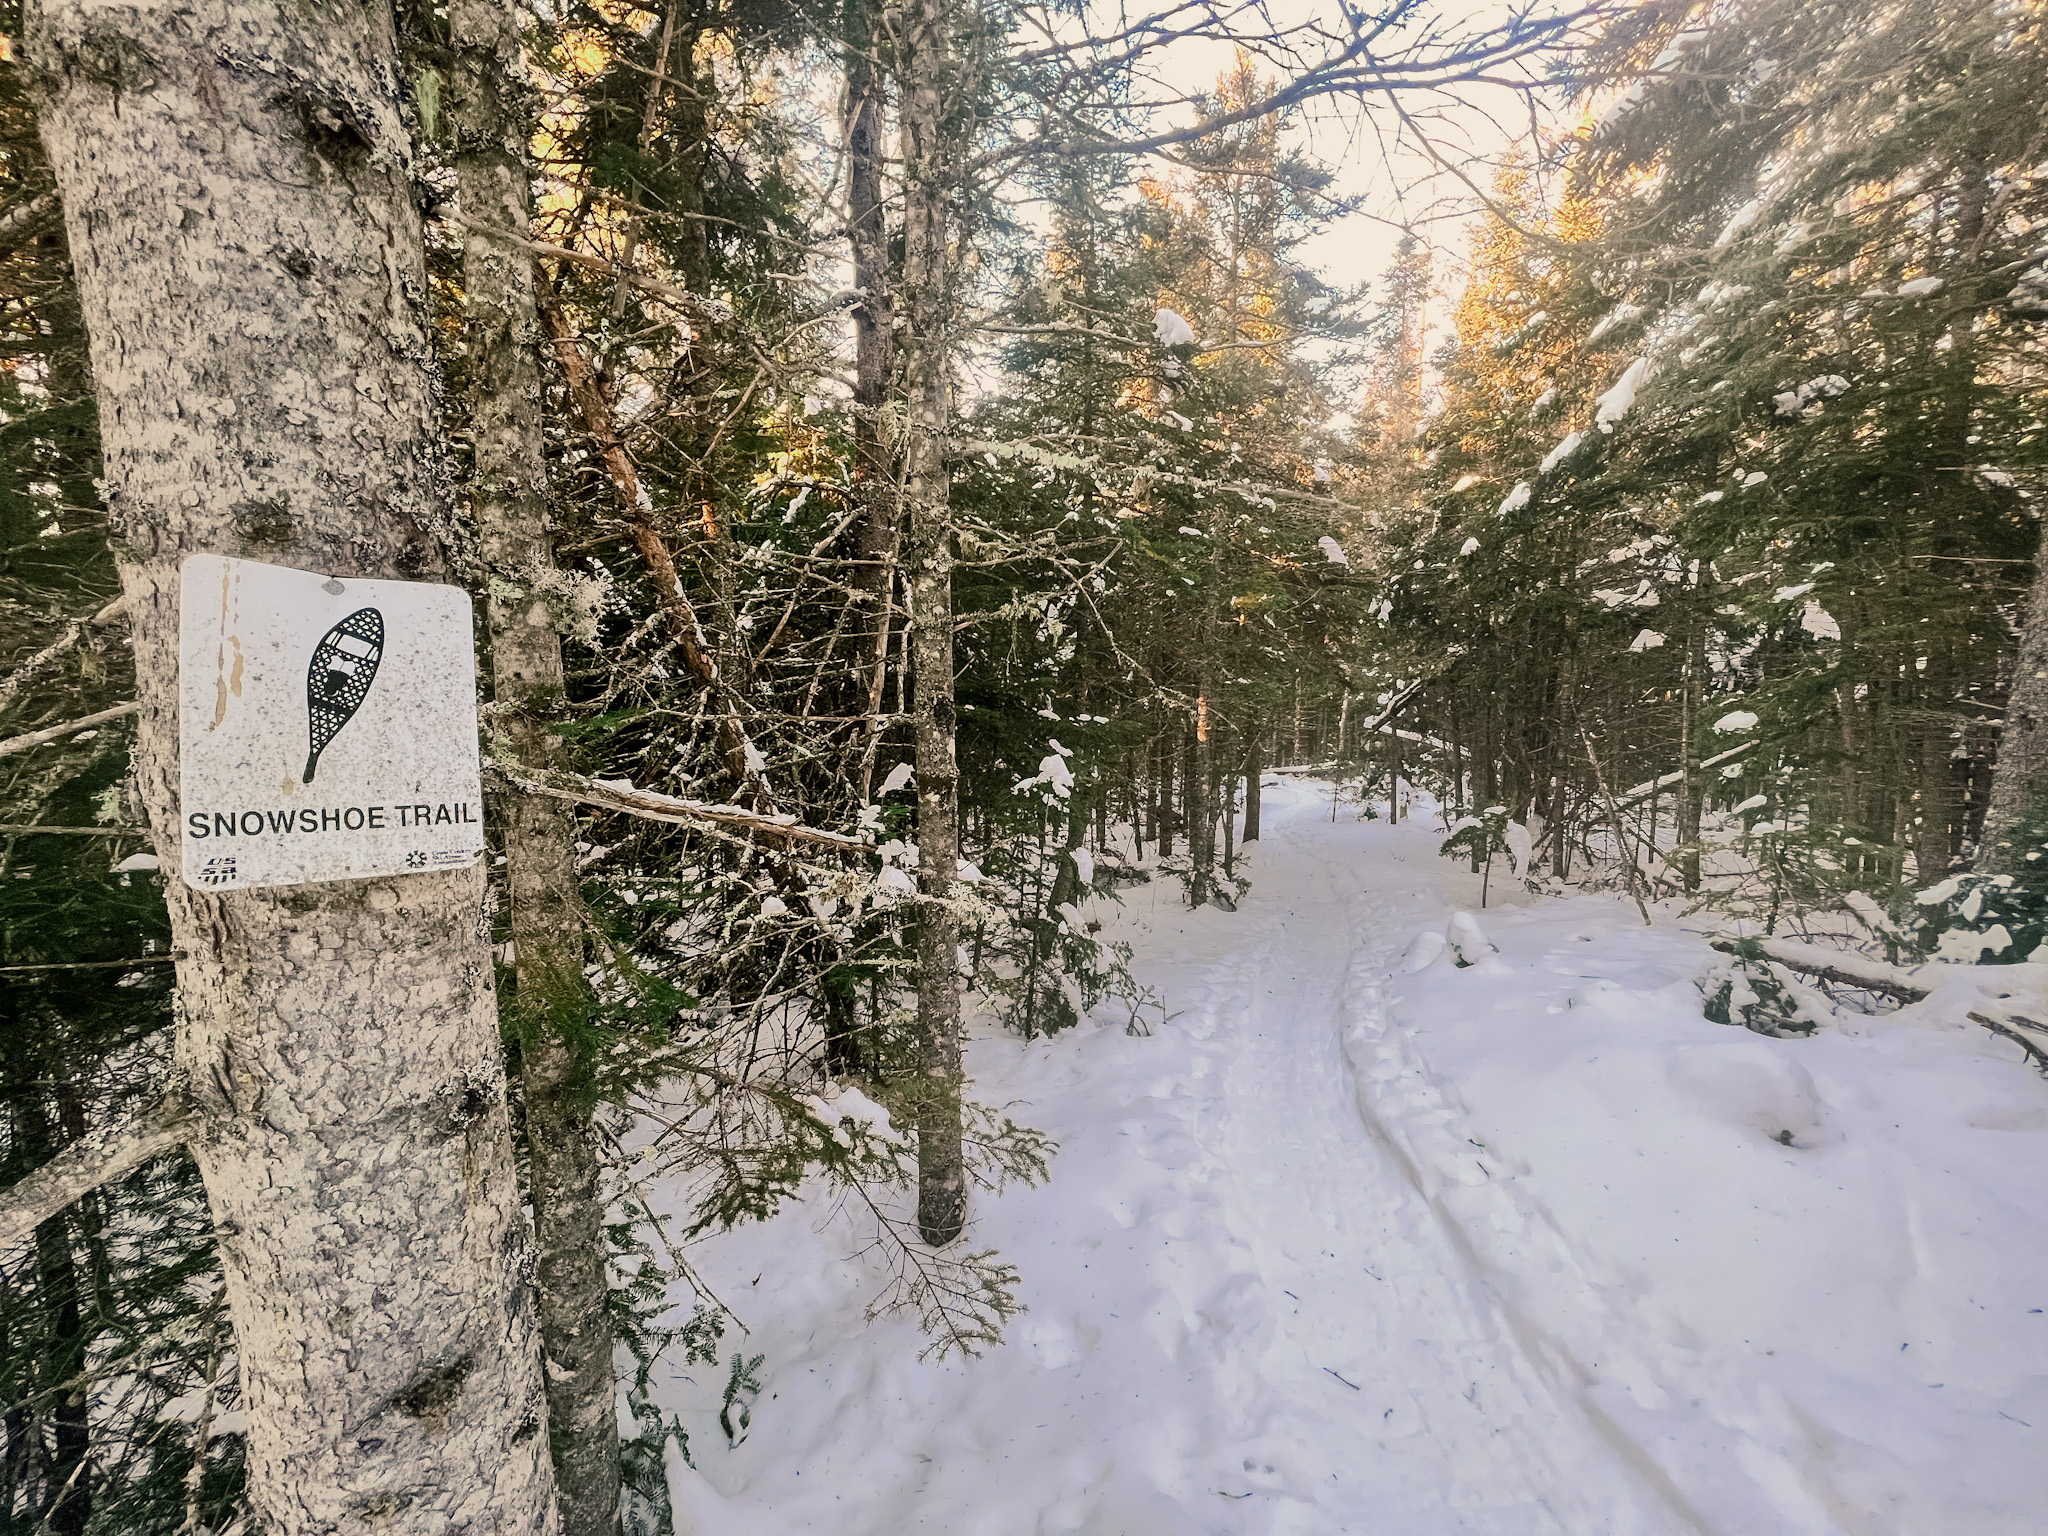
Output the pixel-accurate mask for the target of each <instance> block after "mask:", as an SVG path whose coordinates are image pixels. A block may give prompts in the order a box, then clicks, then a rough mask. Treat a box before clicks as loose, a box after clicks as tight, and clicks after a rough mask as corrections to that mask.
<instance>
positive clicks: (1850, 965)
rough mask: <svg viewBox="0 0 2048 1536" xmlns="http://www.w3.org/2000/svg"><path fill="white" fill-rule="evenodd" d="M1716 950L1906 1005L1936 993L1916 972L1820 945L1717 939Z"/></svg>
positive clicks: (1784, 941) (1775, 940) (1794, 941)
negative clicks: (1750, 956) (1757, 956)
mask: <svg viewBox="0 0 2048 1536" xmlns="http://www.w3.org/2000/svg"><path fill="white" fill-rule="evenodd" d="M1713 947H1714V948H1715V949H1718V950H1719V951H1720V952H1721V953H1722V954H1724V955H1740V954H1742V953H1743V952H1744V950H1745V949H1747V950H1752V951H1754V952H1755V953H1757V954H1760V955H1762V956H1763V957H1764V958H1765V959H1766V960H1773V961H1776V962H1777V963H1778V964H1779V965H1782V966H1786V967H1788V968H1789V969H1791V970H1795V971H1800V972H1803V973H1804V974H1806V975H1808V976H1818V977H1819V978H1820V979H1821V980H1822V981H1832V982H1836V983H1839V984H1840V985H1842V986H1845V987H1860V988H1861V989H1862V990H1863V991H1865V992H1877V993H1881V994H1882V995H1884V996H1885V997H1895V998H1897V999H1898V1000H1899V1001H1900V1002H1902V1003H1918V1002H1922V1001H1925V1000H1926V999H1927V998H1928V997H1929V996H1931V995H1932V993H1933V990H1934V989H1933V988H1931V987H1923V986H1922V985H1920V983H1919V981H1918V980H1917V979H1916V973H1914V972H1912V971H1908V970H1904V969H1902V968H1901V967H1899V966H1896V965H1887V964H1885V963H1884V961H1882V960H1869V959H1865V958H1864V957H1863V956H1861V955H1848V954H1844V953H1842V951H1840V950H1838V949H1822V948H1821V947H1820V946H1819V945H1818V944H1801V943H1799V942H1798V941H1797V940H1794V939H1716V940H1714V941H1713Z"/></svg>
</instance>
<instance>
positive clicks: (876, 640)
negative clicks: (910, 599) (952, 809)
mask: <svg viewBox="0 0 2048 1536" xmlns="http://www.w3.org/2000/svg"><path fill="white" fill-rule="evenodd" d="M874 21H875V18H874V13H873V6H872V0H847V6H846V15H845V32H846V39H845V49H846V129H845V133H846V204H847V237H848V242H849V244H851V246H852V247H853V285H854V287H855V288H856V289H857V290H858V291H859V293H860V295H861V297H860V302H859V303H857V304H856V305H854V308H853V440H854V473H853V494H854V496H855V498H856V499H857V500H858V501H859V504H860V520H859V522H858V523H857V524H856V525H855V529H856V532H855V537H854V548H853V555H854V560H855V565H854V567H853V571H852V573H851V576H850V584H851V586H852V587H853V589H854V591H855V592H856V593H859V594H860V595H861V599H862V606H861V609H860V611H859V612H858V613H857V614H856V615H855V622H856V624H859V623H861V622H863V621H864V622H865V623H866V625H867V631H866V634H865V636H864V637H863V643H862V644H861V645H859V646H857V647H856V651H855V654H856V655H860V656H864V658H865V664H866V667H867V670H868V678H867V700H866V704H867V715H868V721H867V740H866V741H865V742H864V743H863V744H862V747H861V768H860V773H861V799H862V800H863V801H865V800H866V799H867V798H868V794H869V789H870V786H871V784H872V783H873V779H874V768H875V754H876V752H877V750H878V749H879V748H880V747H881V744H882V689H883V684H884V682H885V681H886V677H887V671H888V663H889V616H890V604H889V597H890V593H891V590H892V589H893V587H894V585H895V573H896V557H897V550H898V544H899V530H900V529H901V527H902V519H901V517H900V515H899V514H900V511H901V507H902V498H901V496H900V495H899V494H898V489H897V484H896V462H895V451H894V445H893V444H892V443H891V442H890V441H889V434H888V431H887V429H886V423H887V415H886V410H885V407H886V406H887V404H888V400H889V384H890V374H891V371H892V370H893V369H894V367H895V358H896V332H895V319H894V317H895V307H894V303H893V300H892V299H891V296H890V282H889V228H888V224H887V222H886V220H885V218H884V207H885V204H884V201H883V196H882V165H883V161H884V159H885V146H884V144H883V140H882V134H883V106H884V92H883V85H882V77H881V74H880V71H879V70H877V68H876V67H875V45H876V37H875V25H874Z"/></svg>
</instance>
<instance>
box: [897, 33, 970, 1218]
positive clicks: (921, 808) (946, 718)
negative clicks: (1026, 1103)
mask: <svg viewBox="0 0 2048 1536" xmlns="http://www.w3.org/2000/svg"><path fill="white" fill-rule="evenodd" d="M948 19H949V18H948V17H947V15H946V12H945V5H944V0H903V3H901V4H899V5H896V6H893V7H892V8H891V15H890V17H889V20H890V22H891V24H892V30H893V32H894V34H895V39H894V40H895V43H896V67H897V70H898V74H899V78H900V80H901V86H900V92H899V101H900V103H901V105H900V107H899V113H900V117H901V131H902V155H903V178H904V195H903V284H902V297H903V300H904V308H905V318H906V320H907V322H908V324H907V325H906V327H905V331H904V345H905V347H906V348H907V349H908V357H907V359H906V363H907V366H906V369H905V373H906V385H907V389H908V392H909V411H908V413H907V414H908V421H909V433H908V437H907V441H906V443H905V445H904V461H905V463H904V492H905V495H904V499H905V501H906V502H907V503H908V507H909V518H910V537H909V544H908V548H907V549H906V550H905V558H904V569H905V574H906V576H907V578H908V580H909V585H910V594H911V626H910V649H911V666H912V670H913V674H914V676H915V679H916V688H917V691H916V694H915V697H914V703H913V706H912V728H913V730H914V732H915V736H916V754H917V755H916V767H917V848H918V864H917V885H918V894H919V898H920V900H919V906H918V923H917V948H916V957H917V1037H918V1051H919V1056H920V1058H921V1065H922V1068H923V1082H922V1084H921V1086H920V1089H919V1097H918V1102H917V1106H916V1123H917V1224H918V1230H919V1231H920V1232H921V1233H922V1234H923V1236H924V1240H925V1241H926V1242H927V1243H930V1244H931V1245H932V1246H933V1247H939V1246H942V1245H943V1244H946V1243H950V1242H951V1241H952V1240H953V1239H954V1238H956V1237H958V1236H959V1235H960V1230H961V1228H962V1227H963V1226H965V1225H966V1221H967V1170H966V1164H965V1162H964V1160H963V1159H964V1152H963V1148H962V1144H961V1124H960V1113H961V1112H960V1093H961V1078H960V983H959V978H958V971H959V958H958V952H959V945H960V935H959V928H960V920H959V917H958V915H957V914H956V913H955V911H954V909H953V905H952V895H953V881H954V878H955V871H956V870H957V868H958V865H959V856H960V784H959V767H958V765H957V763H956V762H955V759H954V750H953V739H954V726H955V716H954V705H953V544H952V540H953V524H952V509H951V505H950V502H949V499H948V498H949V487H948V484H947V465H946V439H947V431H948V426H949V420H948V417H949V410H948V400H947V391H948V386H949V384H950V382H951V380H950V376H949V375H950V369H949V366H948V365H949V362H950V352H951V318H952V317H951V314H950V310H951V304H952V291H951V290H952V282H953V275H952V270H951V267H952V263H951V248H950V242H951V239H952V235H953V231H952V229H951V228H950V224H951V216H950V212H949V206H948V205H949V196H948V194H949V191H950V183H951V179H952V177H953V176H954V175H955V174H956V173H957V171H958V166H957V164H949V163H948V158H949V157H948V149H949V147H951V135H950V134H949V133H948V132H947V127H948V123H947V118H948V112H947V107H948V102H947V100H946V94H947V88H948V87H949V86H953V87H955V88H956V89H957V86H958V81H957V77H955V76H954V75H953V73H952V71H951V70H950V69H949V68H948V65H949V60H948V57H947V54H948V48H947V36H946V31H947V21H948Z"/></svg>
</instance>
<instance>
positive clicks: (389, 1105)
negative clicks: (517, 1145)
mask: <svg viewBox="0 0 2048 1536" xmlns="http://www.w3.org/2000/svg"><path fill="white" fill-rule="evenodd" d="M26 23H27V25H26V35H27V36H26V40H27V57H28V61H29V65H30V68H31V71H32V73H33V76H34V78H35V80H36V83H37V88H38V90H39V93H40V96H41V127H42V133H43V138H44V142H45V144H46V146H47V148H48V150H49V156H50V161H51V164H52V165H53V167H54V168H55V170H56V173H57V176H58V179H59V186H60V189H61V191H62V193H63V196H64V202H65V211H66V223H67V228H68V231H69V235H70V242H71V249H72V253H73V259H74V261H75V262H76V265H77V272H78V281H79V289H80V294H81V297H82V299H83V302H84V309H85V315H86V320H87V326H88V329H89V331H90V334H91V338H92V362H93V370H94V374H95V376H96V378H97V381H98V386H99V393H100V404H101V423H102V433H103V437H104V442H105V450H106V495H107V500H108V504H109V509H110V516H111V521H112V526H113V529H114V534H115V546H116V555H117V558H118V560H119V562H120V565H121V570H122V579H123V585H124V587H125V590H126V592H127V595H128V600H129V603H130V611H131V614H132V617H133V624H134V645H135V663H136V673H137V682H138V702H139V704H140V713H139V721H138V723H139V733H138V734H139V740H138V745H137V752H136V769H137V777H138V780H139V784H140V788H141V794H142V799H143V802H144V805H145V808H146V810H147V813H148V819H149V822H150V825H151V826H152V828H153V829H154V833H155V837H156V842H157V851H158V854H159V856H160V857H161V859H162V860H163V864H164V867H165V868H167V869H176V868H178V867H180V860H179V857H178V835H179V834H178V826H179V823H178V819H177V815H176V811H177V795H178V789H177V713H176V711H177V629H178V579H179V565H180V562H181V561H182V560H183V558H184V557H185V556H186V555H188V554H192V553H195V552H199V551H207V552H213V553H221V554H227V555H231V556H237V557H242V558H249V559H257V560H264V561H269V562H272V563H276V564H284V565H292V566H297V567H301V568H304V569H309V570H315V571H321V572H325V573H328V574H332V575H334V576H338V577H342V578H347V577H350V576H358V577H398V578H410V579H434V578H440V577H443V576H444V575H445V574H446V571H447V564H448V545H449V543H450V541H451V539H452V537H453V524H452V522H451V519H450V510H449V496H448V486H447V476H446V472H445V468H444V465H443V460H442V455H441V451H440V448H439V409H438V401H437V398H436V391H437V384H436V376H435V372H434V367H433V362H432V347H431V344H430V338H429V334H428V331H427V326H426V318H425V314H424V301H425V291H426V277H425V263H424V258H423V250H422V227H421V216H420V211H419V207H418V204H417V202H416V195H417V189H416V187H415V184H414V181H413V177H412V155H411V141H410V131H409V127H408V124H407V121H406V119H405V117H404V113H403V108H402V105H401V94H400V90H399V85H398V77H397V50H396V42H395V38H394V36H393V33H392V23H391V16H390V13H389V11H388V10H387V9H385V8H383V7H380V6H369V7H354V6H331V5H325V4H319V3H316V0H285V3H280V4H273V5H268V6H254V7H251V6H241V5H230V4H226V3H221V0H203V3H199V4H195V5H192V6H187V7H176V8H173V7H167V6H157V5H149V4H144V3H141V0H127V3H122V0H42V3H38V4H32V5H31V6H30V7H29V8H28V12H27V16H26ZM169 903H170V916H171V925H172V930H173V934H174V936H175V940H176V943H177V944H178V946H179V948H180V950H181V951H182V952H183V958H182V959H181V960H180V961H179V964H178V973H179V996H178V1004H179V1026H178V1044H177V1056H178V1060H179V1063H180V1065H181V1066H182V1068H183V1069H184V1071H185V1072H186V1073H187V1074H189V1077H190V1082H191V1092H192V1097H193V1099H194V1101H195V1103H196V1105H197V1107H198V1110H199V1113H200V1115H201V1117H202V1120H203V1124H204V1130H203V1131H202V1132H201V1133H200V1134H198V1135H197V1136H195V1138H194V1140H193V1150H194V1152H195V1153H196V1155H197V1157H198V1159H199V1163H200V1166H201V1169H202V1171H203V1173H204V1175H205V1180H206V1188H207V1194H208V1199H209V1202H210V1205H211V1208H212V1212H213V1217H214V1221H215V1225H216V1228H217V1231H218V1233H219V1240H220V1249H221V1259H222V1264H223V1267H224V1269H225V1272H226V1277H227V1287H228V1297H229V1306H230V1311H231V1314H232V1317H233V1320H234V1325H235V1335H236V1342H237V1359H238V1364H239V1370H240V1373H241V1380H242V1391H243V1403H244V1406H245V1408H246V1410H247V1412H248V1416H249V1430H248V1446H249V1470H250V1491H251V1497H252V1499H253V1502H254V1503H255V1505H256V1508H257V1512H258V1514H259V1516H260V1518H261V1519H262V1521H263V1522H264V1523H265V1524H267V1525H268V1526H269V1527H270V1528H271V1529H273V1530H275V1531H278V1532H283V1533H296V1532H313V1531H318V1532H323V1533H328V1532H344V1533H346V1532H365V1533H367V1532H369V1531H372V1530H375V1531H378V1532H380V1533H387V1536H389V1533H410V1532H422V1533H424V1532H428V1531H433V1532H483V1531H491V1532H541V1533H552V1532H553V1531H554V1530H555V1528H556V1517H555V1512H554V1500H553V1487H552V1477H551V1473H550V1469H549V1465H548V1458H547V1455H546V1445H547V1435H546V1427H547V1423H546V1417H547V1416H546V1406H545V1399H544V1396H543V1393H542V1388H541V1380H540V1362H539V1356H538V1351H537V1350H536V1348H535V1346H534V1320H533V1305H532V1290H531V1285H530V1283H529V1273H528V1270H529V1266H530V1264H531V1256H530V1249H529V1243H528V1239H527V1235H526V1232H525V1227H524V1223H523V1219H522V1216H521V1213H520V1209H519V1199H518V1190H517V1188H516V1186H515V1184H514V1180H513V1170H512V1158H511V1145H510V1138H509V1133H508V1127H507V1120H506V1107H505V1095H504V1071H503V1065H502V1060H501V1056H500V1051H499V1043H498V1031H497V1011H496V1004H495V998H494V996H493V987H492V981H491V968H490V955H489V949H488V926H487V919H486V914H485V910H484V881H483V872H482V871H481V869H471V870H462V871H450V872H441V873H432V874H422V875H414V876H409V877H406V878H404V879H382V880H364V881H349V882H338V883H333V884H323V885H309V886H299V887H289V888H282V889H264V890H252V891H241V892H234V893H230V894H226V895H214V894H206V893H202V892H198V891H195V890H192V889H190V888H188V887H186V886H184V885H183V884H182V883H180V882H178V881H175V880H173V881H172V882H171V883H170V890H169Z"/></svg>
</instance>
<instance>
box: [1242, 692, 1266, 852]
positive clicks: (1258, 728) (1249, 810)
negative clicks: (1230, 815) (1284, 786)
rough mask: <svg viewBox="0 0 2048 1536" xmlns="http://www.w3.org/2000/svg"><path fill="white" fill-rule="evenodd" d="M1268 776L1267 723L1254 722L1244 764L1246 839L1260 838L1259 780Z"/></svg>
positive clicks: (1251, 841)
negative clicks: (1249, 748) (1248, 750)
mask: <svg viewBox="0 0 2048 1536" xmlns="http://www.w3.org/2000/svg"><path fill="white" fill-rule="evenodd" d="M1265 776H1266V723H1265V721H1263V720H1257V721H1254V722H1253V723H1252V729H1251V750H1250V752H1249V754H1248V755H1247V756H1246V758H1245V765H1244V840H1245V841H1246V842H1248V843H1256V842H1257V841H1258V840H1259V789H1260V783H1259V781H1260V780H1261V779H1263V778H1264V777H1265Z"/></svg>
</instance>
